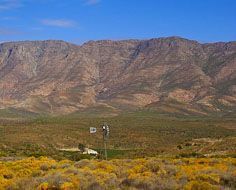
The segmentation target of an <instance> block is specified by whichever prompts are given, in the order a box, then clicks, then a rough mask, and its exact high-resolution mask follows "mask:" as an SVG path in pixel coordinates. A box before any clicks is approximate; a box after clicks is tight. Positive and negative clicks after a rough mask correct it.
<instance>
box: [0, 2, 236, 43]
mask: <svg viewBox="0 0 236 190" xmlns="http://www.w3.org/2000/svg"><path fill="white" fill-rule="evenodd" d="M166 36H181V37H185V38H189V39H194V40H198V41H200V42H216V41H236V1H235V0H0V42H5V41H21V40H47V39H59V40H65V41H69V42H73V43H76V44H81V43H83V42H85V41H88V40H101V39H112V40H120V39H130V38H132V39H148V38H158V37H166Z"/></svg>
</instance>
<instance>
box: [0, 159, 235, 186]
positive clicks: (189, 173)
mask: <svg viewBox="0 0 236 190" xmlns="http://www.w3.org/2000/svg"><path fill="white" fill-rule="evenodd" d="M235 188H236V159H235V158H180V159H170V158H166V159H164V158H141V159H114V160H110V161H102V160H86V159H85V160H81V161H78V162H75V161H69V160H61V161H55V160H53V159H50V158H47V157H40V158H34V157H30V158H25V159H20V160H11V161H10V160H5V161H2V162H0V189H1V190H3V189H7V190H22V189H24V190H32V189H38V190H57V189H58V190H60V189H62V190H73V189H81V190H83V189H84V190H86V189H88V190H99V189H108V190H110V189H114V190H115V189H142V190H149V189H150V190H155V189H157V190H158V189H167V190H168V189H170V190H171V189H177V190H178V189H179V190H182V189H184V190H201V189H204V190H214V189H227V190H228V189H235Z"/></svg>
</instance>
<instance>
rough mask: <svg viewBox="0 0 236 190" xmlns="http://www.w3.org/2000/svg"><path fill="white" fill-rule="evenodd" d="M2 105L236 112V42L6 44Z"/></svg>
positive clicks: (0, 65)
mask: <svg viewBox="0 0 236 190" xmlns="http://www.w3.org/2000/svg"><path fill="white" fill-rule="evenodd" d="M0 109H15V110H24V111H28V112H33V113H48V114H69V113H73V112H86V111H89V112H93V111H98V112H100V111H101V112H107V113H114V114H116V113H120V112H123V111H127V110H130V111H132V110H154V111H157V112H159V113H163V114H184V115H209V114H223V115H235V113H236V42H218V43H199V42H197V41H193V40H188V39H184V38H180V37H167V38H157V39H150V40H121V41H111V40H101V41H89V42H87V43H84V44H83V45H75V44H71V43H67V42H64V41H53V40H47V41H24V42H9V43H2V44H0Z"/></svg>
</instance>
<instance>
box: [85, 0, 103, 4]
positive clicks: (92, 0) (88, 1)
mask: <svg viewBox="0 0 236 190" xmlns="http://www.w3.org/2000/svg"><path fill="white" fill-rule="evenodd" d="M100 2H101V0H85V3H84V4H85V5H96V4H98V3H100Z"/></svg>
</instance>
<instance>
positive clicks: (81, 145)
mask: <svg viewBox="0 0 236 190" xmlns="http://www.w3.org/2000/svg"><path fill="white" fill-rule="evenodd" d="M78 148H79V150H80V151H81V152H84V151H85V145H84V144H82V143H79V146H78Z"/></svg>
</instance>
